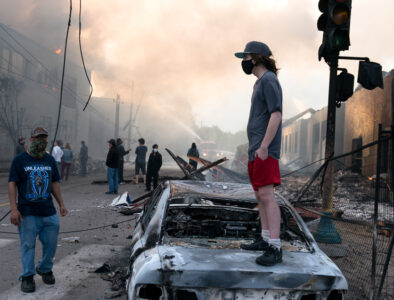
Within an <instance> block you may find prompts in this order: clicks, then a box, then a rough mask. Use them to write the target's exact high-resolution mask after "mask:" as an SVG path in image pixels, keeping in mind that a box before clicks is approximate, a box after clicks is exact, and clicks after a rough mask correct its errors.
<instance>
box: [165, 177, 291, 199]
mask: <svg viewBox="0 0 394 300" xmlns="http://www.w3.org/2000/svg"><path fill="white" fill-rule="evenodd" d="M170 187H171V198H176V197H181V196H184V195H190V194H194V195H199V196H201V197H206V198H214V199H215V198H216V199H229V200H235V201H237V202H238V201H239V202H253V203H256V204H257V201H256V197H255V194H254V191H253V189H252V186H251V185H250V184H244V183H233V182H208V181H193V180H182V181H181V180H171V181H170ZM275 198H276V201H277V202H278V204H279V205H289V203H288V202H287V201H286V200H285V199H284V198H283V197H281V196H279V195H278V194H277V193H275Z"/></svg>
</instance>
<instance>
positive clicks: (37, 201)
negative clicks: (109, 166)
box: [8, 127, 67, 293]
mask: <svg viewBox="0 0 394 300" xmlns="http://www.w3.org/2000/svg"><path fill="white" fill-rule="evenodd" d="M30 141H31V145H30V147H29V149H28V150H27V151H26V152H22V153H21V154H19V155H18V156H16V157H15V158H14V160H13V161H12V165H11V169H10V174H9V178H8V197H9V200H10V207H11V216H10V220H11V223H12V224H13V225H15V226H18V230H19V239H20V254H21V261H22V273H21V274H20V276H19V280H20V281H22V283H21V290H22V292H24V293H32V292H34V291H35V282H34V275H35V274H36V273H37V274H39V275H41V276H42V280H43V282H44V283H45V284H49V285H53V284H55V276H54V275H53V272H52V268H53V260H54V256H55V252H56V247H57V238H58V234H59V218H58V216H57V215H56V209H55V207H54V205H53V199H52V195H53V196H54V197H55V199H56V201H57V203H58V204H59V208H60V209H59V210H60V215H61V216H65V215H67V209H66V207H65V205H64V202H63V199H62V195H61V192H60V185H59V179H60V177H59V172H58V168H57V164H56V161H55V159H54V158H53V157H52V156H51V155H49V154H47V153H46V152H45V149H46V147H47V144H48V131H47V130H46V129H45V128H42V127H37V128H35V129H33V130H32V132H31V138H30ZM17 195H18V202H17V201H16V196H17ZM37 237H38V238H39V240H40V241H41V244H42V257H41V259H40V260H39V262H38V264H37V266H35V262H34V255H35V245H36V239H37Z"/></svg>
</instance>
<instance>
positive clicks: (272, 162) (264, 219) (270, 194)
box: [235, 41, 282, 266]
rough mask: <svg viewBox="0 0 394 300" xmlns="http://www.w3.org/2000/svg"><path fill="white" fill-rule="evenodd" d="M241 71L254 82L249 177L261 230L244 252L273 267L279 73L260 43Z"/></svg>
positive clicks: (276, 254) (249, 50) (252, 46)
mask: <svg viewBox="0 0 394 300" xmlns="http://www.w3.org/2000/svg"><path fill="white" fill-rule="evenodd" d="M235 56H236V57H238V58H242V69H243V71H244V72H245V73H246V74H248V75H250V74H253V75H255V76H256V77H257V80H256V82H255V84H254V87H253V94H252V103H251V108H250V115H249V121H248V127H247V133H248V139H249V149H248V156H249V162H248V173H249V178H250V181H251V184H252V186H253V189H254V191H255V194H256V199H257V202H258V208H259V214H260V221H261V226H262V233H261V238H259V239H257V240H256V241H255V242H253V243H252V244H249V245H241V248H243V249H245V250H255V251H256V250H262V251H264V253H263V255H261V256H259V257H258V258H257V259H256V263H258V264H261V265H264V266H272V265H275V264H277V263H279V262H281V261H282V249H281V246H280V237H279V235H280V218H281V216H280V209H279V206H278V203H277V202H276V200H275V194H274V187H275V186H277V185H279V184H280V172H279V156H280V146H281V135H282V88H281V86H280V83H279V81H278V78H277V72H278V69H277V67H276V64H275V60H274V59H273V58H272V57H271V56H272V53H271V50H270V49H269V47H268V46H267V45H266V44H264V43H261V42H255V41H253V42H249V43H247V44H246V47H245V50H244V51H243V52H237V53H235Z"/></svg>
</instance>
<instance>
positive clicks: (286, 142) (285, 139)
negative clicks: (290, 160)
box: [285, 135, 288, 153]
mask: <svg viewBox="0 0 394 300" xmlns="http://www.w3.org/2000/svg"><path fill="white" fill-rule="evenodd" d="M287 138H288V136H287V135H286V137H285V153H287Z"/></svg>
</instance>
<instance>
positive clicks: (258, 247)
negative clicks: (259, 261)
mask: <svg viewBox="0 0 394 300" xmlns="http://www.w3.org/2000/svg"><path fill="white" fill-rule="evenodd" d="M240 247H241V249H244V250H251V251H264V250H267V249H268V247H269V244H268V243H267V242H266V241H264V239H263V238H262V237H259V238H258V239H256V240H255V241H254V242H253V243H251V244H241V245H240Z"/></svg>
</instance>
